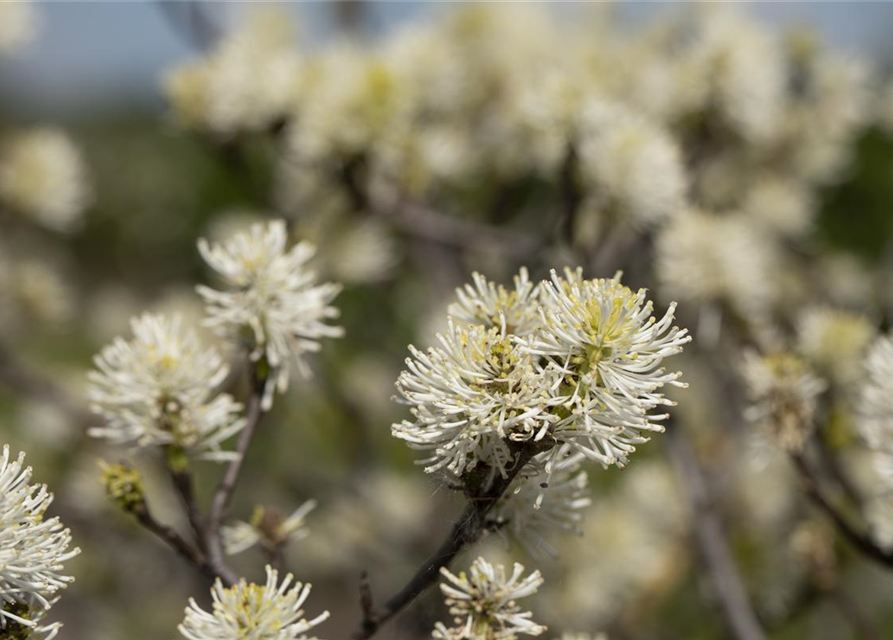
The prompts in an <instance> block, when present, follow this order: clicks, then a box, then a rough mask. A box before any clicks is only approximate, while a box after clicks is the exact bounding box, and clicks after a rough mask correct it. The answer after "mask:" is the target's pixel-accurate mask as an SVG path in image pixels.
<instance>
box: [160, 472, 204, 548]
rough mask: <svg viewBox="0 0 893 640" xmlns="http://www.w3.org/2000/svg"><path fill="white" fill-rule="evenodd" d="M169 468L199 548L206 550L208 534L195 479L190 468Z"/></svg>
mask: <svg viewBox="0 0 893 640" xmlns="http://www.w3.org/2000/svg"><path fill="white" fill-rule="evenodd" d="M168 470H169V471H170V474H171V480H172V481H173V484H174V489H176V491H177V495H179V496H180V501H181V502H182V503H183V508H184V509H185V510H186V518H187V520H188V521H189V526H190V527H192V533H193V534H194V535H195V540H196V543H197V544H198V545H199V548H201V549H202V550H205V551H206V550H207V549H206V535H207V534H206V531H205V524H204V521H203V519H202V514H201V510H200V509H199V506H198V501H197V500H196V498H195V483H194V481H193V477H192V473H190V472H189V471H188V470H186V471H177V470H175V469H172V468H170V467H168Z"/></svg>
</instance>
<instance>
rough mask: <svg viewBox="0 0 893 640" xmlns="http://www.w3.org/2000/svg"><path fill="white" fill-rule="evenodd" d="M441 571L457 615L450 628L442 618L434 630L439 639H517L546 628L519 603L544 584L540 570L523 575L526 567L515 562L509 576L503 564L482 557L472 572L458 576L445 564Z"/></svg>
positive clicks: (443, 586)
mask: <svg viewBox="0 0 893 640" xmlns="http://www.w3.org/2000/svg"><path fill="white" fill-rule="evenodd" d="M440 573H441V575H442V576H443V577H444V581H443V582H442V583H441V585H440V590H441V591H442V592H443V595H444V596H445V601H446V604H447V606H448V607H449V608H450V613H451V614H452V615H453V616H455V619H454V622H455V626H454V627H452V628H448V627H446V626H445V625H444V624H443V623H441V622H438V623H437V625H436V626H435V627H434V633H433V634H432V637H434V638H436V639H437V640H515V639H516V638H517V637H518V636H519V635H528V636H538V635H540V634H542V633H544V632H545V631H546V627H544V626H542V625H539V624H536V623H535V622H533V620H531V617H532V616H533V614H532V613H531V612H529V611H521V608H520V607H519V606H518V603H517V601H518V600H520V599H521V598H526V597H527V596H530V595H533V594H534V593H536V591H537V589H538V588H539V587H540V585H542V584H543V578H542V575H540V572H539V571H534V572H533V573H531V574H530V575H529V576H527V577H526V578H522V577H521V576H522V574H523V573H524V567H523V566H522V565H520V564H518V563H515V567H514V570H513V571H512V575H511V577H509V578H508V579H506V575H505V568H504V567H503V566H502V565H497V566H496V567H494V566H493V565H491V564H490V563H488V562H487V561H486V560H485V559H484V558H478V559H477V560H475V561H474V563H473V564H472V565H471V570H470V571H469V574H466V573H465V572H464V571H462V572H460V573H459V575H458V576H457V575H454V574H452V573H450V572H449V571H448V570H447V569H446V568H445V567H444V568H441V570H440Z"/></svg>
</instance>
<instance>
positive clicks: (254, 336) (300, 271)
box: [198, 220, 343, 408]
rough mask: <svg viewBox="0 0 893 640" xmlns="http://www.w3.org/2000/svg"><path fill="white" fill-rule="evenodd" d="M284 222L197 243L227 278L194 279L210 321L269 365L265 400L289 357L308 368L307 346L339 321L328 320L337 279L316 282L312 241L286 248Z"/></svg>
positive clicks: (335, 333) (280, 382)
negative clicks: (214, 281) (201, 282)
mask: <svg viewBox="0 0 893 640" xmlns="http://www.w3.org/2000/svg"><path fill="white" fill-rule="evenodd" d="M287 242H288V232H287V230H286V226H285V222H284V221H282V220H276V221H273V222H270V223H267V224H256V225H253V226H252V227H251V230H250V231H249V232H246V233H238V234H236V235H235V236H233V237H232V238H230V239H229V240H227V241H225V242H222V243H220V244H211V243H209V242H208V241H207V240H205V239H204V238H202V239H200V240H199V243H198V248H199V252H200V253H201V255H202V257H203V258H204V259H205V262H207V263H208V265H209V266H210V267H211V268H212V269H214V271H216V272H217V274H218V275H219V277H220V278H221V279H222V280H223V283H224V284H225V285H226V289H225V290H223V291H218V290H216V289H212V288H210V287H206V286H199V287H198V292H199V294H200V295H201V296H202V298H204V300H205V302H206V303H207V312H208V320H207V324H208V325H209V326H210V327H212V328H213V329H215V330H216V331H217V332H219V333H220V334H221V335H223V336H225V337H229V338H231V339H233V340H235V341H236V342H244V343H246V344H247V345H248V347H249V349H250V351H251V359H252V360H253V361H255V362H260V361H261V360H264V361H265V366H266V367H268V368H269V369H270V374H269V376H268V384H267V386H266V392H265V395H264V407H265V408H269V407H270V406H271V405H272V402H273V393H274V391H275V390H276V389H278V390H279V391H280V392H284V391H285V390H286V389H287V388H288V379H289V369H290V368H291V362H290V361H294V363H295V364H296V365H297V367H298V370H299V371H300V372H301V373H302V374H303V375H309V369H308V366H307V364H306V362H305V360H304V354H306V353H307V352H313V351H318V350H319V349H320V344H319V341H320V339H321V338H336V337H339V336H341V335H342V334H343V330H342V329H341V327H333V326H331V325H329V324H326V322H327V321H328V320H331V319H332V318H336V317H337V316H338V309H336V308H335V307H333V306H332V305H331V302H332V300H334V298H335V296H337V295H338V293H339V292H340V291H341V286H340V285H337V284H332V283H329V284H321V285H320V284H316V274H315V272H314V271H312V270H310V269H309V268H308V267H307V262H308V261H309V260H310V259H311V258H312V257H313V255H314V253H315V248H314V247H313V246H312V245H310V244H309V243H306V242H301V243H298V244H297V245H295V246H294V247H292V248H291V249H287V248H286V245H287Z"/></svg>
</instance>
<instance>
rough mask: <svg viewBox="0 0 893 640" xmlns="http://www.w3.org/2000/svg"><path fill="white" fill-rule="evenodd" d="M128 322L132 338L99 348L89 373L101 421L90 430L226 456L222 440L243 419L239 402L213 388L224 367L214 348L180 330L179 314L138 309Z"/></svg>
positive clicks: (123, 440) (121, 440)
mask: <svg viewBox="0 0 893 640" xmlns="http://www.w3.org/2000/svg"><path fill="white" fill-rule="evenodd" d="M131 324H132V328H133V338H132V339H131V340H129V341H128V340H124V339H123V338H117V339H115V341H114V342H112V344H110V345H108V346H106V347H105V348H103V349H102V351H101V352H100V353H99V355H98V356H96V358H95V363H96V370H95V371H91V372H90V374H89V379H90V388H89V396H90V401H91V403H92V405H91V407H92V409H93V411H94V412H96V413H98V414H99V415H101V416H102V417H103V418H105V420H106V423H107V424H106V426H104V427H100V428H94V429H91V430H90V434H91V435H93V436H95V437H98V438H107V439H109V440H111V441H112V442H114V443H116V444H124V445H131V446H140V447H147V446H164V445H174V446H176V447H179V448H181V449H183V450H184V451H186V452H188V453H195V454H198V455H199V456H200V457H203V458H207V459H214V460H226V459H229V457H230V456H231V455H232V454H229V453H226V452H224V451H222V450H221V446H220V445H221V444H222V443H223V441H225V440H226V439H227V438H229V437H230V436H232V435H233V434H235V433H237V432H238V431H239V430H241V429H242V427H243V426H244V424H245V423H244V420H243V419H242V417H241V411H242V406H241V405H240V404H239V403H237V402H236V401H235V400H233V398H232V397H231V396H230V395H229V394H226V393H221V394H216V392H215V388H216V387H217V386H219V385H220V383H221V382H223V380H224V378H226V376H227V373H228V371H229V369H228V367H227V366H226V365H224V364H223V361H222V359H221V357H220V355H219V354H218V353H217V351H216V350H215V349H213V348H210V347H207V348H206V347H203V346H202V345H201V343H200V342H199V339H198V336H197V335H196V334H195V332H193V331H191V330H186V329H184V328H183V326H182V320H181V319H180V317H179V316H174V317H173V318H166V317H164V316H160V315H153V314H144V315H142V316H140V317H139V318H135V319H133V320H132V323H131Z"/></svg>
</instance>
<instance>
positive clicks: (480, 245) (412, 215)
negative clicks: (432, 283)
mask: <svg viewBox="0 0 893 640" xmlns="http://www.w3.org/2000/svg"><path fill="white" fill-rule="evenodd" d="M372 212H373V213H374V214H376V215H378V216H379V217H381V218H384V219H386V220H388V221H390V222H391V223H392V224H394V225H395V226H397V227H398V228H400V229H401V230H402V231H404V232H405V233H408V234H410V235H413V236H416V237H418V238H423V239H425V240H430V241H432V242H436V243H438V244H444V245H447V246H450V247H459V248H462V249H467V250H470V251H482V252H486V253H491V252H494V251H496V252H499V253H503V254H505V255H509V256H514V257H515V258H519V259H521V258H527V259H529V258H530V256H531V255H533V254H534V253H535V252H536V251H537V249H539V248H540V247H541V245H542V242H541V241H540V240H538V239H537V238H535V237H534V236H532V235H528V234H526V233H521V232H519V231H517V230H516V229H512V228H509V227H494V226H491V225H487V224H484V223H480V222H475V221H472V220H465V219H463V218H458V217H455V216H448V215H444V214H442V213H440V212H439V211H436V210H434V209H431V208H429V207H426V206H423V205H421V204H417V203H414V202H408V201H406V202H402V203H398V204H396V205H394V206H376V207H373V209H372Z"/></svg>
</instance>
